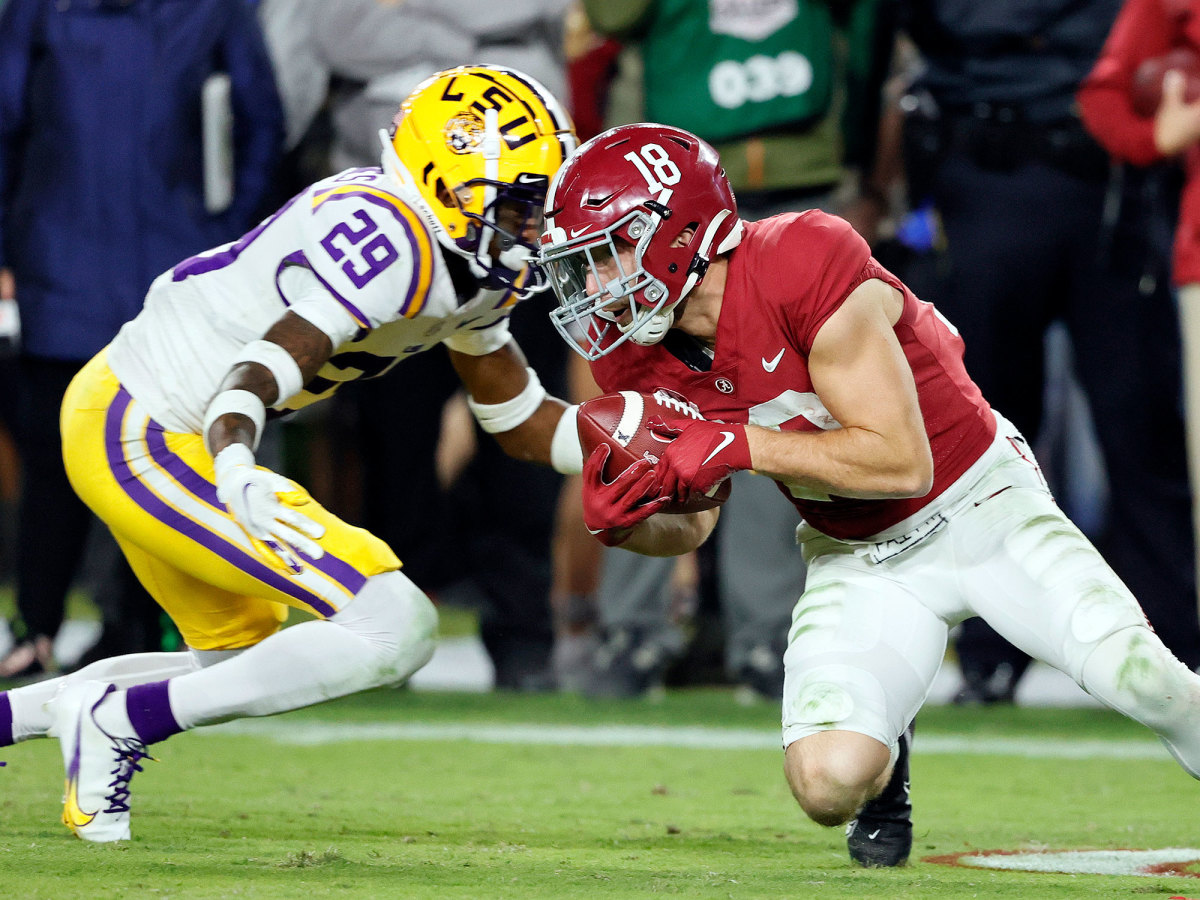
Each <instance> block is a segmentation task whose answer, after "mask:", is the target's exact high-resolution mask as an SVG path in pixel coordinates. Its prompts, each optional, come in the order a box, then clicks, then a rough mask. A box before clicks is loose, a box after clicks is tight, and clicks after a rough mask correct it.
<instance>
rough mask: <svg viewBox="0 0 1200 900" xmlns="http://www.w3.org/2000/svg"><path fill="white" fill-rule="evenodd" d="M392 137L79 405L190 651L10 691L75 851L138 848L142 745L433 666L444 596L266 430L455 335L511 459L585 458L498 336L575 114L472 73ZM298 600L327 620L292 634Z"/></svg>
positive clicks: (116, 348) (460, 357)
mask: <svg viewBox="0 0 1200 900" xmlns="http://www.w3.org/2000/svg"><path fill="white" fill-rule="evenodd" d="M381 138H382V143H383V158H382V163H383V164H382V167H381V168H363V169H350V170H348V171H345V172H342V173H341V174H339V175H335V176H333V177H330V178H327V179H325V180H323V181H320V182H318V183H317V184H314V185H312V186H311V187H309V188H307V189H305V190H304V191H302V192H300V193H299V194H298V195H297V196H296V197H295V198H293V199H292V200H291V201H289V202H288V203H287V204H286V205H284V206H283V208H281V209H280V210H279V211H278V212H276V213H275V214H274V215H272V216H271V217H269V218H268V219H266V220H265V221H264V222H263V223H262V224H260V225H259V226H258V227H257V228H255V229H254V230H253V231H251V232H250V233H248V234H247V235H245V236H244V237H243V238H241V240H238V241H236V242H234V243H231V244H228V245H226V246H223V247H219V248H217V249H215V250H213V251H211V252H209V253H205V254H202V255H200V256H197V257H194V258H192V259H188V260H185V261H183V262H181V263H180V264H179V265H177V266H175V268H174V269H172V270H170V271H168V272H165V273H164V274H163V275H161V276H160V277H159V278H158V279H157V280H156V281H155V283H154V284H153V286H152V287H151V289H150V291H149V294H148V295H147V298H146V302H145V307H144V309H143V311H142V313H141V314H140V315H138V316H137V317H136V318H135V319H133V320H132V321H131V322H129V323H128V324H126V325H125V327H124V328H123V329H122V331H121V332H120V334H119V335H118V336H117V338H116V339H115V340H114V341H113V342H112V343H111V344H110V345H109V346H108V347H107V348H106V349H105V350H104V351H102V352H101V353H100V354H99V355H98V356H97V357H96V358H95V359H93V360H92V361H91V362H90V363H89V364H88V365H87V366H86V367H85V368H84V369H83V371H82V372H81V373H80V374H79V376H78V377H77V378H76V379H75V381H74V382H73V383H72V385H71V387H70V389H69V390H68V392H67V395H66V398H65V400H64V403H63V411H62V427H63V448H64V456H65V460H66V466H67V472H68V475H69V476H70V479H71V483H72V485H73V486H74V487H75V489H76V491H77V492H78V493H79V495H80V496H81V497H82V498H83V500H84V501H85V502H86V503H87V504H88V505H89V506H90V507H91V508H92V509H93V510H94V511H95V512H96V514H97V515H98V516H100V518H101V519H103V520H104V522H105V523H106V524H107V525H108V526H109V528H111V529H112V531H113V533H114V535H116V538H117V541H118V542H119V543H120V545H121V547H122V549H123V550H124V552H125V554H126V556H127V557H128V558H129V561H130V562H131V563H132V565H133V568H134V571H135V572H137V574H138V576H139V577H140V578H141V580H142V582H143V583H144V584H145V585H146V587H147V589H148V590H149V591H150V592H151V594H153V595H154V597H155V599H156V600H158V601H159V603H161V604H162V606H163V608H164V609H166V610H167V612H168V613H170V615H171V617H172V619H173V620H174V621H175V623H176V624H177V625H178V627H179V630H180V632H181V634H182V635H183V638H184V640H185V641H186V643H187V646H188V648H189V649H188V650H187V651H185V652H181V653H165V654H142V655H138V656H127V657H119V658H115V659H112V660H105V661H102V662H98V663H95V664H93V665H92V666H88V667H86V668H84V669H82V670H80V671H79V672H76V673H74V674H73V675H70V676H66V677H65V678H62V679H56V680H54V681H49V682H42V683H41V684H38V685H33V686H29V687H25V688H18V689H15V690H12V691H9V692H7V693H5V694H0V744H9V743H13V742H15V741H17V740H22V739H25V738H29V737H36V736H42V735H45V734H46V733H47V732H48V731H50V730H51V729H52V728H53V732H52V733H54V734H56V735H57V736H58V737H59V739H60V741H61V743H62V750H63V759H64V763H65V765H66V769H67V791H66V799H65V805H64V809H63V820H64V822H65V824H67V825H68V826H69V827H70V828H71V829H72V830H73V831H74V832H75V833H76V834H78V835H79V836H80V837H82V838H85V839H87V840H91V841H114V840H120V839H124V838H128V837H129V835H130V826H129V779H130V777H131V776H132V775H133V773H134V772H136V771H138V770H139V768H140V760H141V759H142V758H143V757H144V756H145V754H146V745H147V744H152V743H154V742H155V741H158V740H162V739H164V738H166V737H168V736H169V735H171V734H174V733H176V732H179V731H183V730H185V729H189V728H194V727H196V726H198V725H204V724H207V723H212V722H220V721H225V720H228V719H233V718H237V717H241V716H262V715H270V714H272V713H277V712H282V711H285V710H290V709H296V708H298V707H301V706H305V705H308V704H311V703H316V702H318V701H322V700H327V699H330V698H332V697H338V696H342V695H345V694H349V693H351V692H354V691H360V690H363V689H366V688H371V687H378V686H382V685H390V684H398V683H400V682H402V681H404V680H405V679H407V678H408V677H409V676H410V675H411V674H412V673H413V672H414V671H416V670H417V669H419V668H420V667H421V666H422V665H424V664H425V663H426V662H427V661H428V660H429V658H430V656H431V655H432V653H433V647H434V640H435V638H434V634H435V629H436V621H437V616H436V613H435V611H434V608H433V605H432V604H431V603H430V601H429V598H428V597H426V595H425V594H424V593H423V592H422V591H421V590H420V589H419V588H418V587H417V586H416V585H414V584H413V583H412V582H411V581H410V580H409V579H408V578H407V577H406V576H405V575H403V574H402V573H401V572H400V571H399V568H400V562H399V560H398V559H397V558H396V556H395V555H394V554H393V552H392V550H391V549H390V548H389V547H388V546H387V545H386V544H385V543H384V542H383V541H381V540H379V539H378V538H376V537H375V536H374V535H371V534H369V533H368V532H366V531H363V530H362V529H359V528H354V527H351V526H349V525H347V524H346V523H344V522H342V521H340V520H339V519H337V518H336V517H335V516H333V515H331V514H330V513H329V512H327V511H326V510H324V509H322V508H321V507H320V506H319V505H318V504H317V503H316V502H315V501H313V499H312V498H311V497H310V496H309V495H308V493H307V492H306V491H305V490H304V489H303V488H302V487H300V486H299V485H297V484H295V483H293V482H291V481H289V480H288V479H286V478H284V477H282V476H280V475H277V474H275V473H273V472H270V471H268V470H267V469H265V468H263V467H261V466H257V465H256V464H255V458H254V453H255V449H256V447H257V445H258V440H259V437H260V435H261V433H262V430H263V426H264V421H265V419H266V418H267V417H268V415H270V414H272V413H286V412H288V411H291V410H294V409H298V408H301V407H303V406H305V405H307V404H310V403H313V402H316V401H318V400H321V399H324V398H326V397H329V396H330V395H332V394H333V392H334V391H336V390H337V389H338V387H339V385H341V384H343V383H345V382H348V381H354V380H355V379H358V378H364V377H370V376H373V375H378V374H380V373H382V372H383V371H385V370H386V369H388V368H389V367H391V366H392V365H393V364H394V363H395V362H396V361H397V360H399V359H402V358H404V357H406V356H410V355H412V354H414V353H420V352H422V351H424V350H428V349H430V348H433V347H436V346H438V345H439V344H441V345H445V346H446V348H448V350H449V353H450V357H451V360H452V362H453V363H454V366H455V368H456V369H457V371H458V374H459V375H460V376H461V378H462V381H463V383H464V385H465V386H466V388H467V391H468V393H469V395H470V401H469V402H470V405H471V407H472V409H473V410H474V412H475V414H476V417H477V418H478V419H479V421H480V423H481V425H482V426H483V428H484V429H485V430H487V431H489V432H492V433H494V434H495V435H496V437H497V439H498V440H499V441H500V443H501V445H502V446H503V447H504V449H505V450H506V451H508V452H509V453H510V454H511V455H513V456H516V457H519V458H523V459H528V460H533V461H537V462H541V463H545V464H553V465H554V466H555V467H556V468H558V469H559V470H560V471H566V472H577V471H579V468H580V466H581V465H582V455H581V452H580V450H579V445H578V438H577V436H576V434H575V427H574V416H573V415H564V409H566V408H567V407H566V405H565V404H564V403H562V402H561V401H559V400H557V399H554V398H551V397H548V396H547V394H546V391H545V390H544V389H543V388H542V387H541V384H540V382H539V381H538V378H537V376H536V374H535V373H534V372H533V370H532V369H529V368H527V367H526V364H525V358H524V356H523V355H522V353H521V351H520V349H519V347H518V346H517V345H516V344H515V342H514V341H513V340H512V339H511V337H510V335H509V331H508V324H507V319H508V314H509V312H510V311H511V310H512V308H513V305H514V304H515V303H516V302H517V301H518V300H519V299H521V298H522V297H524V296H526V295H528V294H529V293H530V292H532V291H534V290H537V289H538V288H539V287H541V286H544V284H545V282H544V280H543V279H541V277H540V275H539V274H538V273H536V272H535V270H534V269H532V268H531V267H530V266H529V265H528V262H529V260H530V258H531V256H532V255H533V254H534V253H535V246H534V241H536V239H537V235H538V233H539V232H540V228H541V211H542V202H543V200H544V198H545V192H546V188H547V186H548V184H549V181H550V176H552V175H553V174H554V172H555V171H556V170H557V169H558V168H559V166H560V165H561V164H562V163H563V161H564V160H565V159H566V157H567V156H568V155H569V154H570V152H571V151H572V150H573V149H574V148H575V144H576V142H575V137H574V132H573V130H572V125H571V122H570V119H569V117H568V116H567V115H566V113H565V112H564V111H563V110H562V109H561V107H560V106H559V104H558V103H557V101H555V100H554V98H553V97H551V96H550V95H549V94H548V93H547V92H546V91H545V89H544V88H542V87H541V86H540V85H538V84H537V83H536V82H535V81H533V80H532V79H530V78H528V77H527V76H525V75H522V74H521V73H519V72H516V71H512V70H508V69H501V68H493V67H483V66H479V67H463V68H458V69H452V70H448V71H446V72H442V73H439V74H437V75H435V76H433V77H432V78H430V79H429V80H428V81H426V82H425V83H423V84H422V85H421V86H419V87H418V88H417V89H416V90H415V91H414V92H413V93H412V94H411V95H410V96H409V98H408V99H407V100H406V101H405V102H404V104H403V105H402V107H401V109H400V112H399V114H398V115H397V117H396V120H395V123H394V127H393V129H392V131H391V133H390V135H389V134H387V133H382V132H381ZM417 387H418V388H419V386H417ZM289 606H290V607H296V608H298V609H302V610H304V611H306V612H308V613H311V614H312V615H314V616H316V617H317V620H318V621H313V622H307V623H302V624H300V625H297V626H296V627H294V628H289V629H287V630H284V631H280V630H279V626H280V623H281V622H282V621H283V620H284V618H285V617H286V614H287V608H288V607H289ZM60 687H61V688H62V690H61V691H59V688H60ZM56 692H57V693H56ZM50 700H52V701H53V702H51V703H50V704H49V709H48V710H47V709H45V708H44V707H45V705H46V703H47V701H50Z"/></svg>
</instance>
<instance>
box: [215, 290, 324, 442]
mask: <svg viewBox="0 0 1200 900" xmlns="http://www.w3.org/2000/svg"><path fill="white" fill-rule="evenodd" d="M332 353H333V344H332V342H331V341H330V339H329V337H328V336H327V335H326V334H325V333H324V332H323V331H321V330H320V329H319V328H317V327H316V326H315V325H312V324H311V323H309V322H308V321H306V320H305V319H303V318H301V317H300V316H297V315H295V314H294V313H292V312H288V313H286V314H284V316H283V317H282V318H280V319H279V321H277V322H276V323H275V324H274V325H272V326H271V328H270V329H268V331H267V333H266V334H265V335H264V336H263V337H262V339H261V340H257V341H251V342H250V343H249V344H247V345H246V346H245V347H244V348H242V353H241V354H240V355H239V356H238V358H237V359H236V360H234V363H233V365H232V367H231V368H230V370H229V372H228V374H226V376H225V378H224V379H222V381H221V385H220V387H218V389H217V393H216V395H215V396H214V397H213V399H212V402H211V403H210V404H209V407H208V412H207V413H206V415H205V417H204V431H203V436H204V442H205V445H206V446H207V447H208V450H209V452H210V453H211V454H212V455H213V456H216V455H217V454H218V453H220V452H221V451H222V450H224V449H225V448H226V447H228V446H229V445H230V444H245V445H246V446H247V447H250V448H251V449H252V450H253V449H256V448H257V447H258V441H259V438H260V437H262V429H263V424H264V422H265V420H266V410H267V407H270V406H274V405H276V404H277V403H279V402H280V401H281V400H287V399H288V398H289V397H291V396H293V395H294V394H296V393H297V392H299V391H300V390H301V388H302V387H303V386H304V385H305V384H307V383H308V381H309V380H310V379H311V378H312V377H313V376H314V375H316V373H317V371H318V370H319V369H320V368H321V366H323V365H324V364H325V362H326V361H327V360H328V359H329V357H330V356H331V355H332Z"/></svg>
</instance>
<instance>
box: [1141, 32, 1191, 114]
mask: <svg viewBox="0 0 1200 900" xmlns="http://www.w3.org/2000/svg"><path fill="white" fill-rule="evenodd" d="M1172 69H1178V70H1179V71H1181V72H1182V73H1183V76H1184V79H1185V87H1184V90H1183V97H1184V99H1185V100H1186V101H1187V102H1188V103H1194V102H1195V101H1196V100H1198V99H1200V55H1198V54H1197V53H1196V51H1194V50H1192V49H1190V48H1188V47H1178V48H1176V49H1174V50H1172V51H1170V52H1169V53H1164V54H1163V55H1162V56H1155V57H1153V58H1151V59H1147V60H1144V61H1143V62H1142V64H1141V65H1140V66H1138V67H1137V71H1135V72H1134V73H1133V80H1132V81H1131V82H1130V85H1129V99H1130V101H1131V102H1132V104H1133V111H1134V112H1135V113H1137V114H1138V115H1139V116H1141V117H1143V118H1146V119H1149V118H1153V116H1154V114H1155V113H1156V112H1158V104H1159V103H1160V102H1162V85H1163V78H1164V77H1165V76H1166V74H1167V73H1168V72H1169V71H1171V70H1172Z"/></svg>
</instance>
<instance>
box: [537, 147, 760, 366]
mask: <svg viewBox="0 0 1200 900" xmlns="http://www.w3.org/2000/svg"><path fill="white" fill-rule="evenodd" d="M741 234H742V225H741V221H740V220H739V219H738V217H737V204H736V201H735V200H734V198H733V191H732V190H731V189H730V187H729V181H728V179H727V178H726V177H725V172H724V169H722V168H721V166H720V162H719V160H718V158H717V154H716V151H715V150H713V149H712V148H711V147H710V146H708V144H706V143H704V142H703V141H701V140H700V139H699V138H697V137H696V136H695V135H692V134H689V133H688V132H686V131H683V130H681V129H678V128H671V127H669V126H665V125H655V124H640V125H623V126H620V127H618V128H614V129H611V130H609V131H606V132H604V133H603V134H601V135H598V136H597V137H594V138H592V140H590V141H588V142H587V143H586V144H584V145H583V146H582V147H580V148H579V150H578V151H576V153H575V154H574V155H573V156H572V157H571V158H570V159H569V160H568V161H567V164H566V165H565V166H563V168H562V169H561V170H560V171H559V173H558V174H557V175H556V176H555V177H554V180H553V182H552V183H551V185H550V192H549V195H548V196H547V198H546V231H545V233H544V234H543V235H542V238H541V247H540V250H539V255H538V262H539V265H540V266H541V267H542V268H543V269H544V270H545V271H546V276H547V278H548V279H549V282H550V286H551V287H552V288H553V290H554V293H555V296H556V297H557V298H558V301H559V306H558V308H557V309H555V310H554V311H553V312H551V314H550V319H551V321H552V322H553V323H554V326H555V328H556V329H557V330H558V332H559V333H560V334H561V335H562V336H563V337H564V339H565V340H566V341H567V343H568V344H570V345H571V347H572V348H574V349H575V350H576V352H578V353H579V354H580V355H582V356H583V357H584V358H585V359H588V360H589V361H590V360H595V359H599V358H600V357H601V356H604V355H605V354H607V353H609V352H611V351H612V350H613V348H615V347H617V346H619V345H620V344H622V343H624V342H625V341H626V340H629V341H632V342H633V343H635V344H640V345H642V346H651V345H653V344H656V343H658V342H659V341H661V340H662V339H663V337H665V336H666V333H667V332H668V331H669V330H670V329H671V328H672V327H673V325H674V324H675V309H676V307H677V306H678V305H679V303H680V302H681V301H682V300H684V299H685V298H686V297H687V295H688V294H689V293H690V292H691V290H692V289H693V288H694V287H695V286H696V285H697V284H699V283H700V281H701V280H702V279H703V278H704V275H705V273H706V272H707V270H708V265H709V263H710V262H711V260H712V259H713V257H714V256H715V255H717V254H719V253H725V252H727V251H729V250H732V249H733V248H734V247H735V246H737V244H738V242H739V241H740V240H741ZM614 272H615V275H614Z"/></svg>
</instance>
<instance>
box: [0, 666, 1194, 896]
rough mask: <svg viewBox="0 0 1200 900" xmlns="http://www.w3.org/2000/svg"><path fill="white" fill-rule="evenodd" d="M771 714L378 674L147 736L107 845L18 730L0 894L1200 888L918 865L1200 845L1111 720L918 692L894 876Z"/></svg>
mask: <svg viewBox="0 0 1200 900" xmlns="http://www.w3.org/2000/svg"><path fill="white" fill-rule="evenodd" d="M777 718H778V713H777V711H776V710H775V709H774V708H773V706H771V705H768V704H763V705H760V706H755V707H741V706H738V705H737V704H736V703H735V702H734V700H733V697H732V695H731V694H730V693H729V692H727V691H721V690H706V691H676V692H671V693H669V694H668V695H667V696H666V698H665V699H663V700H662V701H661V702H658V703H647V702H617V701H613V702H589V701H585V700H583V699H580V698H577V697H573V696H565V695H545V696H524V695H510V694H491V695H465V694H463V695H460V694H438V693H416V692H409V691H377V692H373V693H370V694H365V695H362V696H359V697H354V698H350V699H347V700H343V701H339V702H336V703H330V704H326V705H324V706H321V707H317V708H313V709H309V710H304V711H300V712H296V713H292V714H289V715H287V716H281V717H277V718H274V719H269V720H255V721H249V722H243V723H235V724H233V725H230V726H223V727H220V728H213V729H203V730H200V731H198V732H194V733H190V734H184V735H180V736H177V737H175V738H172V739H171V740H169V741H167V742H165V743H164V744H161V745H159V746H158V747H157V748H156V753H157V755H158V757H159V759H160V762H159V763H157V764H148V766H147V770H146V772H145V773H143V774H141V775H138V776H137V778H136V779H135V780H134V782H133V788H134V804H135V805H134V826H133V830H134V839H133V840H132V841H131V842H128V843H127V844H122V845H115V846H91V845H87V844H84V843H83V842H80V841H78V840H76V839H74V838H73V837H71V836H70V835H69V834H68V833H67V831H66V830H65V829H64V828H63V827H62V826H61V825H59V824H58V822H57V817H58V809H59V799H60V795H61V767H60V763H59V759H58V748H57V744H56V743H54V742H52V741H38V742H32V743H28V744H22V745H20V746H17V747H13V748H9V749H8V750H7V751H5V752H3V753H2V754H0V758H3V759H5V760H7V761H8V765H7V767H5V768H4V769H0V785H2V786H3V790H2V791H0V798H2V800H0V821H2V822H3V830H2V832H0V834H2V837H0V897H5V898H41V897H45V898H51V897H54V898H57V897H64V896H71V897H97V898H99V897H172V898H215V897H253V898H292V897H384V898H388V897H404V898H407V897H413V898H425V897H428V898H459V897H463V898H465V897H471V898H542V897H545V898H560V897H561V898H590V897H601V898H609V897H656V896H670V895H684V896H689V897H693V898H742V897H766V898H779V897H789V898H807V897H819V898H825V897H829V898H847V897H853V898H868V897H870V898H907V897H914V898H917V897H930V898H965V897H988V898H992V897H995V898H1010V897H1011V898H1023V900H1024V898H1048V900H1054V898H1066V897H1107V898H1112V897H1144V896H1157V897H1163V898H1167V897H1172V896H1184V897H1200V880H1197V879H1193V878H1184V877H1168V878H1145V877H1134V876H1110V875H1066V874H1041V873H1026V872H1007V871H990V870H981V869H972V868H961V867H960V868H955V867H947V866H944V865H937V864H933V863H929V862H924V861H922V860H923V859H924V858H926V857H931V856H938V855H946V854H953V853H958V852H961V851H967V850H975V849H978V850H993V849H1006V850H1030V849H1109V848H1139V849H1143V848H1171V847H1196V846H1198V845H1200V830H1198V829H1197V824H1198V822H1200V816H1198V815H1197V809H1198V801H1200V785H1197V784H1196V783H1195V782H1193V781H1192V780H1191V779H1190V778H1188V777H1187V776H1186V775H1185V774H1183V773H1182V771H1180V770H1179V769H1178V768H1177V767H1176V766H1175V764H1174V763H1173V762H1172V761H1171V760H1170V759H1169V758H1168V757H1167V756H1166V753H1165V751H1161V750H1160V749H1159V748H1158V747H1157V745H1156V744H1155V743H1153V741H1152V740H1151V739H1150V737H1149V735H1148V733H1147V732H1145V731H1143V730H1142V729H1140V728H1138V727H1137V726H1135V725H1132V724H1130V723H1127V722H1125V721H1124V720H1122V719H1120V718H1118V717H1116V716H1114V715H1111V714H1108V713H1105V712H1100V711H1095V710H1083V709H1080V710H1061V709H1058V710H1047V709H1040V710H1036V709H1011V708H1010V709H1003V710H995V709H993V710H959V709H953V708H931V709H929V710H927V711H926V712H925V713H923V714H922V717H921V719H919V721H918V738H917V744H916V749H915V752H914V758H913V766H912V769H913V772H912V775H913V796H914V801H915V803H916V807H917V815H916V832H917V839H916V846H915V847H914V854H913V856H914V859H913V864H912V865H911V866H909V867H907V868H905V869H902V870H891V871H865V870H861V869H857V868H855V867H853V866H852V865H851V864H850V862H849V860H848V859H847V858H846V855H845V847H844V843H843V839H842V837H841V835H840V833H839V832H838V831H835V830H829V829H822V828H819V827H818V826H816V825H813V824H811V823H809V822H808V821H807V820H805V819H804V818H803V817H802V816H801V814H800V813H799V811H798V809H797V808H796V806H795V804H794V802H793V801H792V800H791V798H790V797H789V795H788V791H787V788H786V786H785V784H784V781H783V778H782V775H781V772H780V766H781V754H780V752H779V750H778V748H777V743H778V728H777ZM997 748H999V749H1000V750H1002V751H1003V753H1002V754H1001V753H997V752H995V751H996V749H997ZM1069 753H1075V754H1076V755H1078V756H1081V757H1082V758H1064V754H1069ZM1121 757H1124V758H1121Z"/></svg>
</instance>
